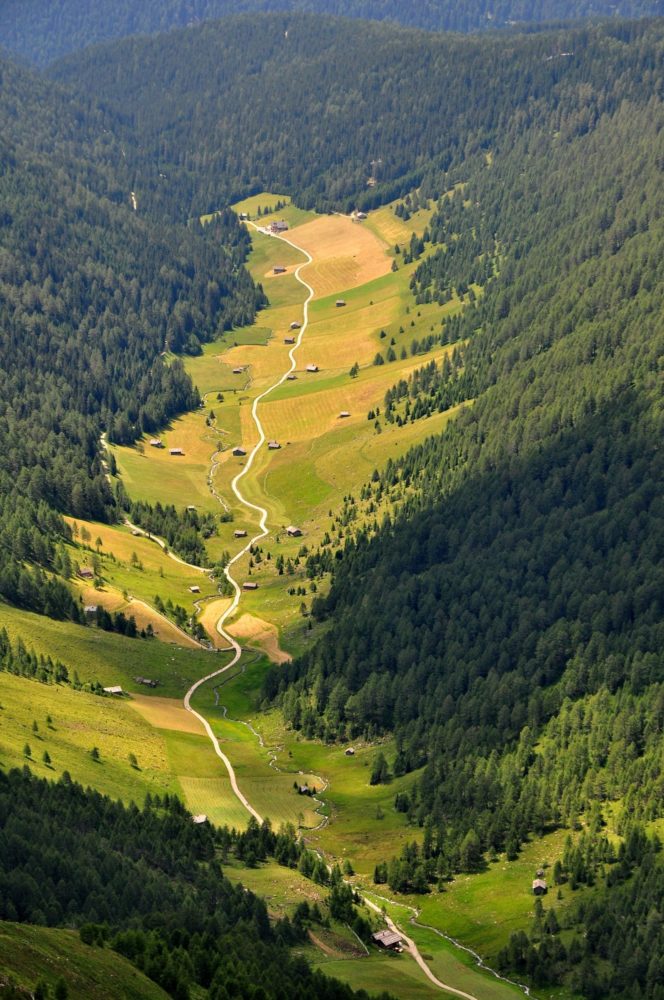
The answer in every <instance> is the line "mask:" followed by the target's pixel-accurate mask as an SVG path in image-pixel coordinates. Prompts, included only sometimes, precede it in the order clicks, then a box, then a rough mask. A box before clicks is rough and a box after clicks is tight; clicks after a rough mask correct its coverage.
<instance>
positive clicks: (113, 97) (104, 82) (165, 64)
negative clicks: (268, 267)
mask: <svg viewBox="0 0 664 1000" xmlns="http://www.w3.org/2000/svg"><path fill="white" fill-rule="evenodd" d="M659 37H660V29H659V28H658V27H657V25H653V27H652V29H651V30H648V28H647V26H645V25H643V24H639V23H634V24H627V25H625V24H620V25H616V26H614V27H611V26H609V27H604V28H592V29H582V30H564V31H559V32H555V33H550V34H549V33H547V34H543V35H534V36H531V37H527V36H526V37H524V36H520V37H518V38H501V37H498V38H496V37H492V38H464V37H458V36H451V35H434V34H426V33H424V32H418V31H412V30H405V29H399V28H395V27H388V26H385V25H381V24H369V23H367V24H363V25H362V26H361V29H360V28H358V25H357V23H355V22H349V21H345V22H344V21H342V22H339V21H335V20H333V19H328V18H317V17H313V16H300V17H296V16H294V15H287V14H282V15H264V16H262V17H260V18H257V17H255V16H254V17H250V16H244V17H236V18H229V19H227V20H224V21H221V22H215V23H211V24H206V25H203V26H202V27H200V28H196V29H191V30H188V31H177V32H172V33H171V34H169V35H167V36H164V37H160V38H158V39H143V38H139V39H128V40H126V41H124V42H120V43H116V44H114V45H105V46H100V47H96V48H94V49H91V50H89V51H87V52H84V53H82V54H80V55H78V56H75V57H71V58H69V59H66V60H63V61H62V62H61V63H59V64H57V65H56V66H55V67H53V69H52V70H51V72H52V74H53V75H54V76H55V77H56V78H57V79H59V80H61V81H62V82H64V83H67V84H69V85H70V86H72V87H74V88H76V89H77V90H78V92H79V93H80V99H84V97H85V96H91V97H93V98H94V99H95V100H97V101H99V102H100V104H101V106H103V108H104V109H106V110H107V111H108V113H109V115H111V116H112V118H111V120H112V121H113V122H114V123H115V124H113V125H112V126H111V125H109V126H107V127H109V128H111V127H112V128H114V129H116V130H118V131H117V132H116V134H117V136H118V138H119V139H121V141H122V143H123V149H124V150H125V152H126V169H127V170H128V171H129V174H130V177H131V187H132V189H133V190H135V191H136V193H137V196H138V199H139V204H141V205H143V206H144V208H145V209H146V210H149V211H150V212H151V213H153V214H157V213H158V214H159V215H160V216H162V217H165V218H171V219H178V220H181V219H182V218H183V217H186V216H188V215H196V214H200V212H202V211H213V210H214V209H216V208H218V207H219V206H220V205H223V204H225V203H227V202H232V201H234V200H236V199H237V198H239V197H242V196H244V195H246V194H247V193H253V192H257V191H260V190H277V191H279V190H285V191H287V192H289V193H290V194H292V195H293V197H294V199H295V201H296V202H297V203H298V204H300V205H301V206H303V207H305V208H316V209H317V210H319V211H327V210H328V209H330V208H333V209H337V210H339V209H341V210H346V211H350V210H351V209H353V208H355V207H361V208H365V209H368V208H371V207H376V206H377V205H380V204H382V203H384V202H388V201H391V200H392V199H394V198H396V197H399V196H401V195H405V194H406V193H408V192H409V191H411V190H412V188H413V187H416V186H417V185H421V187H422V191H423V193H424V195H425V196H430V195H437V194H440V193H442V190H443V189H441V185H442V184H443V182H444V179H445V174H446V173H448V172H449V171H453V170H454V169H455V168H460V167H461V165H462V164H464V165H465V164H466V163H467V161H468V159H469V157H471V156H472V155H473V154H474V153H477V152H480V151H486V150H489V149H492V148H494V146H497V145H498V146H499V145H500V144H501V143H505V144H506V142H507V137H508V136H509V137H510V138H513V137H514V136H519V135H521V134H522V133H527V134H532V129H533V128H535V127H536V126H537V125H538V124H539V125H540V126H541V127H542V128H544V129H552V130H556V129H558V128H560V127H561V126H562V128H563V136H565V135H566V133H567V131H569V130H574V129H577V130H578V129H582V130H583V129H586V128H588V127H589V126H591V125H592V124H593V122H594V121H596V120H597V118H598V117H599V116H601V115H602V114H605V113H611V112H612V111H613V110H615V107H616V104H617V103H618V102H619V101H620V100H629V99H632V97H633V98H634V99H637V100H638V99H639V98H640V95H643V94H645V93H650V92H651V91H652V88H653V85H654V81H652V80H651V79H650V77H651V74H652V71H653V65H655V64H656V60H657V58H658V53H659ZM653 60H654V61H655V62H653ZM607 80H608V81H611V83H610V84H608V85H607ZM259 83H260V86H259ZM202 93H203V94H205V100H201V96H200V95H201V94H202ZM506 148H507V147H506ZM372 164H373V166H372ZM466 170H467V168H466ZM374 171H375V176H374V177H373V180H375V182H376V183H375V185H374V186H372V187H368V186H367V182H368V179H369V177H370V175H371V174H372V172H374ZM162 175H163V176H162Z"/></svg>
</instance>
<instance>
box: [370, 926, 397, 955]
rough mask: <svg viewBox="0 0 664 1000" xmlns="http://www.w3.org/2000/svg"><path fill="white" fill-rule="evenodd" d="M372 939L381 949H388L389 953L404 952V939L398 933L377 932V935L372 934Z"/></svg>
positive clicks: (388, 931)
mask: <svg viewBox="0 0 664 1000" xmlns="http://www.w3.org/2000/svg"><path fill="white" fill-rule="evenodd" d="M371 937H372V939H373V941H374V942H375V943H376V944H377V945H378V947H379V948H387V949H388V950H389V951H401V950H402V939H401V937H400V936H399V935H398V934H397V933H396V931H390V930H384V931H377V932H376V933H375V934H372V935H371Z"/></svg>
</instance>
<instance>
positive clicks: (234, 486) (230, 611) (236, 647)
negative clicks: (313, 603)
mask: <svg viewBox="0 0 664 1000" xmlns="http://www.w3.org/2000/svg"><path fill="white" fill-rule="evenodd" d="M250 225H252V226H253V223H250ZM254 229H258V227H257V226H254ZM262 231H263V232H266V230H262ZM274 238H275V239H279V240H281V241H283V242H284V243H288V244H289V245H290V246H291V247H293V249H295V250H298V251H300V252H301V253H302V254H303V255H304V256H305V257H306V260H304V261H303V262H302V263H301V264H298V266H297V267H296V269H295V272H294V273H295V277H296V278H297V280H298V281H299V282H300V284H301V285H304V287H305V288H306V289H307V297H306V299H305V301H304V305H303V321H302V326H301V327H300V330H299V333H298V336H297V339H296V341H295V344H294V345H293V347H292V348H291V349H290V351H289V352H288V356H289V358H290V367H289V368H288V369H287V370H286V371H285V372H284V373H283V374H282V375H281V376H280V378H278V379H277V381H276V382H274V383H273V384H272V385H270V386H269V387H268V388H267V389H265V390H264V391H263V392H262V393H260V395H258V396H256V398H255V399H254V401H253V403H252V406H251V416H252V419H253V421H254V424H255V425H256V429H257V431H258V441H257V442H256V444H255V445H254V447H253V448H252V449H251V451H250V453H249V456H248V458H247V462H246V464H245V465H244V466H243V468H242V469H241V470H240V472H238V474H237V475H236V476H235V478H234V479H233V481H232V483H231V490H232V492H233V494H234V495H235V497H237V499H238V500H239V501H240V503H241V504H243V506H245V507H246V508H247V509H248V510H252V511H255V512H256V513H257V514H258V515H259V518H260V520H259V531H258V532H257V533H256V534H255V535H253V537H252V538H250V539H249V540H248V541H247V544H246V545H245V546H244V547H243V548H242V549H240V551H239V552H238V553H237V554H236V555H235V556H233V558H232V559H231V560H230V562H229V563H228V564H227V566H226V568H225V569H224V575H225V576H226V579H227V580H228V582H229V583H230V585H231V587H232V588H233V598H232V600H231V603H230V604H229V605H228V607H227V608H226V609H225V610H224V612H223V613H222V615H221V617H220V619H219V621H218V622H217V632H218V633H219V635H220V636H222V638H224V639H225V640H226V641H227V642H228V644H229V646H230V647H231V648H232V649H233V656H232V657H231V659H230V660H229V661H228V663H227V664H226V665H225V666H223V667H221V668H220V669H219V670H214V671H212V673H210V674H208V675H207V676H206V677H201V678H200V679H199V680H198V681H196V683H195V684H192V686H191V687H190V688H189V690H188V691H187V693H186V695H185V697H184V707H185V708H186V709H187V711H188V712H191V713H192V715H195V716H196V718H197V719H199V720H200V722H201V723H202V724H203V726H204V728H205V731H206V733H207V735H208V737H209V738H210V741H211V743H212V745H213V747H214V751H215V753H216V754H217V756H218V757H219V759H220V760H221V761H222V762H223V764H224V766H225V767H226V770H227V771H228V776H229V778H230V781H231V787H232V789H233V792H234V793H235V795H236V796H237V798H238V799H239V800H240V802H241V803H242V805H243V806H244V807H245V809H246V810H247V811H248V812H250V813H251V815H252V816H253V817H254V818H255V819H256V820H258V822H259V823H262V821H263V817H262V816H260V815H259V813H258V812H257V811H256V810H255V809H254V807H253V806H252V805H251V803H250V802H249V800H248V799H247V798H246V796H245V795H244V794H243V793H242V792H241V791H240V788H239V786H238V783H237V778H236V775H235V771H234V769H233V765H232V764H231V762H230V760H229V759H228V757H227V756H226V754H225V753H224V752H223V751H222V749H221V747H220V745H219V740H218V739H217V737H216V736H215V734H214V732H213V731H212V727H211V726H210V723H209V722H208V721H207V719H205V718H204V716H202V715H201V714H200V713H199V712H197V711H196V710H195V709H194V708H192V706H191V699H192V697H193V695H194V694H195V693H196V691H197V690H198V688H199V687H201V686H202V685H203V684H205V683H207V681H209V680H212V679H213V678H214V677H219V676H221V675H222V674H224V673H226V672H227V671H228V670H230V669H231V668H232V667H234V666H235V664H236V663H237V662H238V660H239V659H240V657H241V655H242V647H241V646H240V643H239V642H238V641H237V640H236V639H235V638H234V637H233V636H232V635H231V634H230V632H228V631H226V629H225V628H224V626H225V624H226V622H227V621H228V619H229V618H230V617H231V616H232V615H234V614H235V612H236V610H237V608H238V605H239V603H240V598H241V596H242V588H241V586H240V584H239V583H238V581H237V580H236V579H235V577H234V576H233V572H232V570H233V567H234V565H235V564H236V563H237V562H238V561H239V560H240V559H242V558H243V556H245V555H246V554H247V552H248V551H249V549H250V548H252V546H254V545H255V544H256V542H259V541H260V540H261V539H262V538H265V537H266V536H267V534H268V528H267V517H268V513H267V510H266V509H265V507H261V506H260V505H259V504H255V503H252V502H251V500H247V498H246V497H245V496H244V494H243V493H242V491H241V489H240V485H239V484H240V482H241V481H242V479H244V477H245V476H246V475H247V473H248V472H249V471H250V470H251V467H252V465H253V464H254V459H255V458H256V455H257V454H258V452H259V451H260V449H261V448H262V447H263V445H264V444H265V441H266V437H265V431H264V430H263V425H262V423H261V419H260V417H259V415H258V407H259V404H260V403H261V401H262V400H263V399H265V397H266V396H268V395H269V394H270V393H271V392H273V391H274V390H275V389H276V388H278V386H280V385H282V384H283V383H284V382H285V381H286V379H287V378H288V376H289V375H290V374H291V372H293V371H294V370H295V352H296V351H297V349H298V348H299V347H300V344H301V343H302V338H303V337H304V334H305V333H306V330H307V326H308V324H309V303H310V302H311V300H312V298H313V296H314V290H313V288H312V287H311V285H309V284H308V283H307V282H306V281H305V280H304V278H302V277H301V275H300V271H301V270H302V268H303V267H306V266H307V264H311V263H312V262H313V258H312V256H311V254H309V253H308V252H307V251H306V250H302V249H301V248H300V247H298V246H296V244H295V243H292V242H291V240H289V239H287V238H286V237H285V236H277V237H274Z"/></svg>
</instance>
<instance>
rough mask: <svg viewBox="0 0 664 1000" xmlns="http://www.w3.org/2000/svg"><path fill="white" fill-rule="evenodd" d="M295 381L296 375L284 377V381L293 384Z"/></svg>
mask: <svg viewBox="0 0 664 1000" xmlns="http://www.w3.org/2000/svg"><path fill="white" fill-rule="evenodd" d="M296 379H297V375H293V373H292V372H291V373H290V374H289V375H287V376H286V381H287V382H295V381H296Z"/></svg>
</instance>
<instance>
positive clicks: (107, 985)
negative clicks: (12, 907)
mask: <svg viewBox="0 0 664 1000" xmlns="http://www.w3.org/2000/svg"><path fill="white" fill-rule="evenodd" d="M0 968H1V969H2V971H3V972H5V973H7V974H8V975H11V976H13V977H14V979H15V981H16V983H17V985H18V986H21V987H24V988H26V989H29V990H30V989H34V986H35V984H36V983H37V980H39V979H43V980H44V981H45V982H46V983H48V984H49V986H50V987H51V989H53V988H54V987H55V984H56V982H57V980H58V979H59V978H60V976H62V978H63V979H64V980H65V982H66V983H67V986H68V988H69V997H70V1000H91V998H92V997H94V1000H118V997H127V998H129V997H131V998H132V1000H166V997H167V994H166V993H164V991H163V990H162V989H161V988H160V987H159V986H157V985H156V983H153V982H151V981H150V980H149V979H147V978H146V977H145V976H144V975H143V974H142V973H141V972H139V971H138V969H136V968H134V966H133V965H130V963H129V962H128V961H127V960H126V959H125V958H123V957H122V956H121V955H118V954H116V953H115V952H113V951H110V950H109V949H107V948H91V947H88V946H87V945H84V944H82V943H81V941H80V939H79V936H78V934H76V933H75V932H74V931H66V930H55V929H54V928H50V927H32V926H30V925H29V924H11V923H7V922H5V921H2V922H0Z"/></svg>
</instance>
